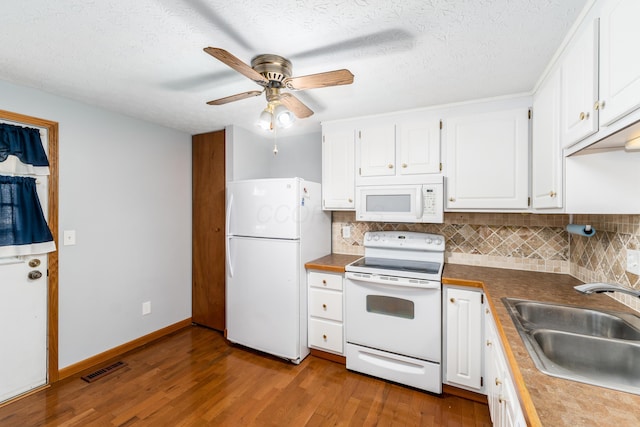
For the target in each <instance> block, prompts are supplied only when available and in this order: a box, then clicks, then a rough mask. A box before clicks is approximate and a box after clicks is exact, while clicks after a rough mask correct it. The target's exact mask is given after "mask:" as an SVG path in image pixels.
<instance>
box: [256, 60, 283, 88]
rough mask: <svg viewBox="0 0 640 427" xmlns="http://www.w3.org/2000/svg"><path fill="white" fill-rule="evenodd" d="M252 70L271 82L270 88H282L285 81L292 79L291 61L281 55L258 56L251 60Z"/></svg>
mask: <svg viewBox="0 0 640 427" xmlns="http://www.w3.org/2000/svg"><path fill="white" fill-rule="evenodd" d="M251 68H253V69H254V70H255V71H256V72H257V73H260V74H262V75H263V76H264V77H265V78H266V79H267V80H269V86H270V87H282V82H283V81H284V79H286V78H289V77H291V75H292V66H291V61H289V60H288V59H287V58H283V57H282V56H279V55H271V54H264V55H257V56H255V57H253V59H251Z"/></svg>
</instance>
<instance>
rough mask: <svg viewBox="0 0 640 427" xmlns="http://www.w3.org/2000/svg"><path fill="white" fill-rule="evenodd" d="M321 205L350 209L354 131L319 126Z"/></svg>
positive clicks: (353, 178)
mask: <svg viewBox="0 0 640 427" xmlns="http://www.w3.org/2000/svg"><path fill="white" fill-rule="evenodd" d="M322 132H323V135H322V208H323V209H326V210H343V209H344V210H353V209H355V207H356V198H355V189H356V188H355V187H356V186H355V131H354V130H353V128H352V127H344V128H334V127H328V126H323V127H322Z"/></svg>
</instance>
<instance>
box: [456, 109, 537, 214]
mask: <svg viewBox="0 0 640 427" xmlns="http://www.w3.org/2000/svg"><path fill="white" fill-rule="evenodd" d="M445 135H446V136H445V143H444V146H445V148H446V151H447V154H446V164H445V167H446V196H445V203H446V209H447V210H458V209H463V210H464V209H476V210H527V209H528V198H529V109H528V108H523V107H519V108H511V109H505V110H499V111H493V112H486V113H479V114H469V115H465V116H459V117H452V118H450V119H448V120H446V121H445Z"/></svg>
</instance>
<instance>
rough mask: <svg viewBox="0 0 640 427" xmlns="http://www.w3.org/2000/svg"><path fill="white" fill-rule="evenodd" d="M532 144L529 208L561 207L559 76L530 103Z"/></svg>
mask: <svg viewBox="0 0 640 427" xmlns="http://www.w3.org/2000/svg"><path fill="white" fill-rule="evenodd" d="M532 126H533V132H532V134H533V140H532V143H531V146H532V148H531V153H532V159H531V179H532V186H531V187H532V199H533V200H532V205H533V208H534V209H549V208H561V207H562V159H563V156H562V148H561V146H560V73H559V72H556V73H554V74H552V75H551V76H550V77H549V79H548V80H547V81H546V82H545V84H544V85H543V86H542V87H541V88H540V89H539V90H538V92H537V93H536V95H535V97H534V99H533V123H532Z"/></svg>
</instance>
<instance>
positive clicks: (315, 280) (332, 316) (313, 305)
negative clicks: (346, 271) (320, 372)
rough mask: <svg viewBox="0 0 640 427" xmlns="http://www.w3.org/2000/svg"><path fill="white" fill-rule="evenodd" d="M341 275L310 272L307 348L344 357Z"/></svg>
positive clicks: (308, 279)
mask: <svg viewBox="0 0 640 427" xmlns="http://www.w3.org/2000/svg"><path fill="white" fill-rule="evenodd" d="M343 282H344V275H342V274H339V273H327V272H321V271H313V270H310V271H308V272H307V285H308V287H309V289H308V291H309V292H308V297H307V300H308V308H309V311H308V313H309V319H308V321H309V322H308V333H309V334H308V337H309V338H308V340H309V342H308V345H309V347H310V348H315V349H318V350H322V351H327V352H330V353H335V354H338V355H344V324H343V319H344V293H343Z"/></svg>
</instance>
